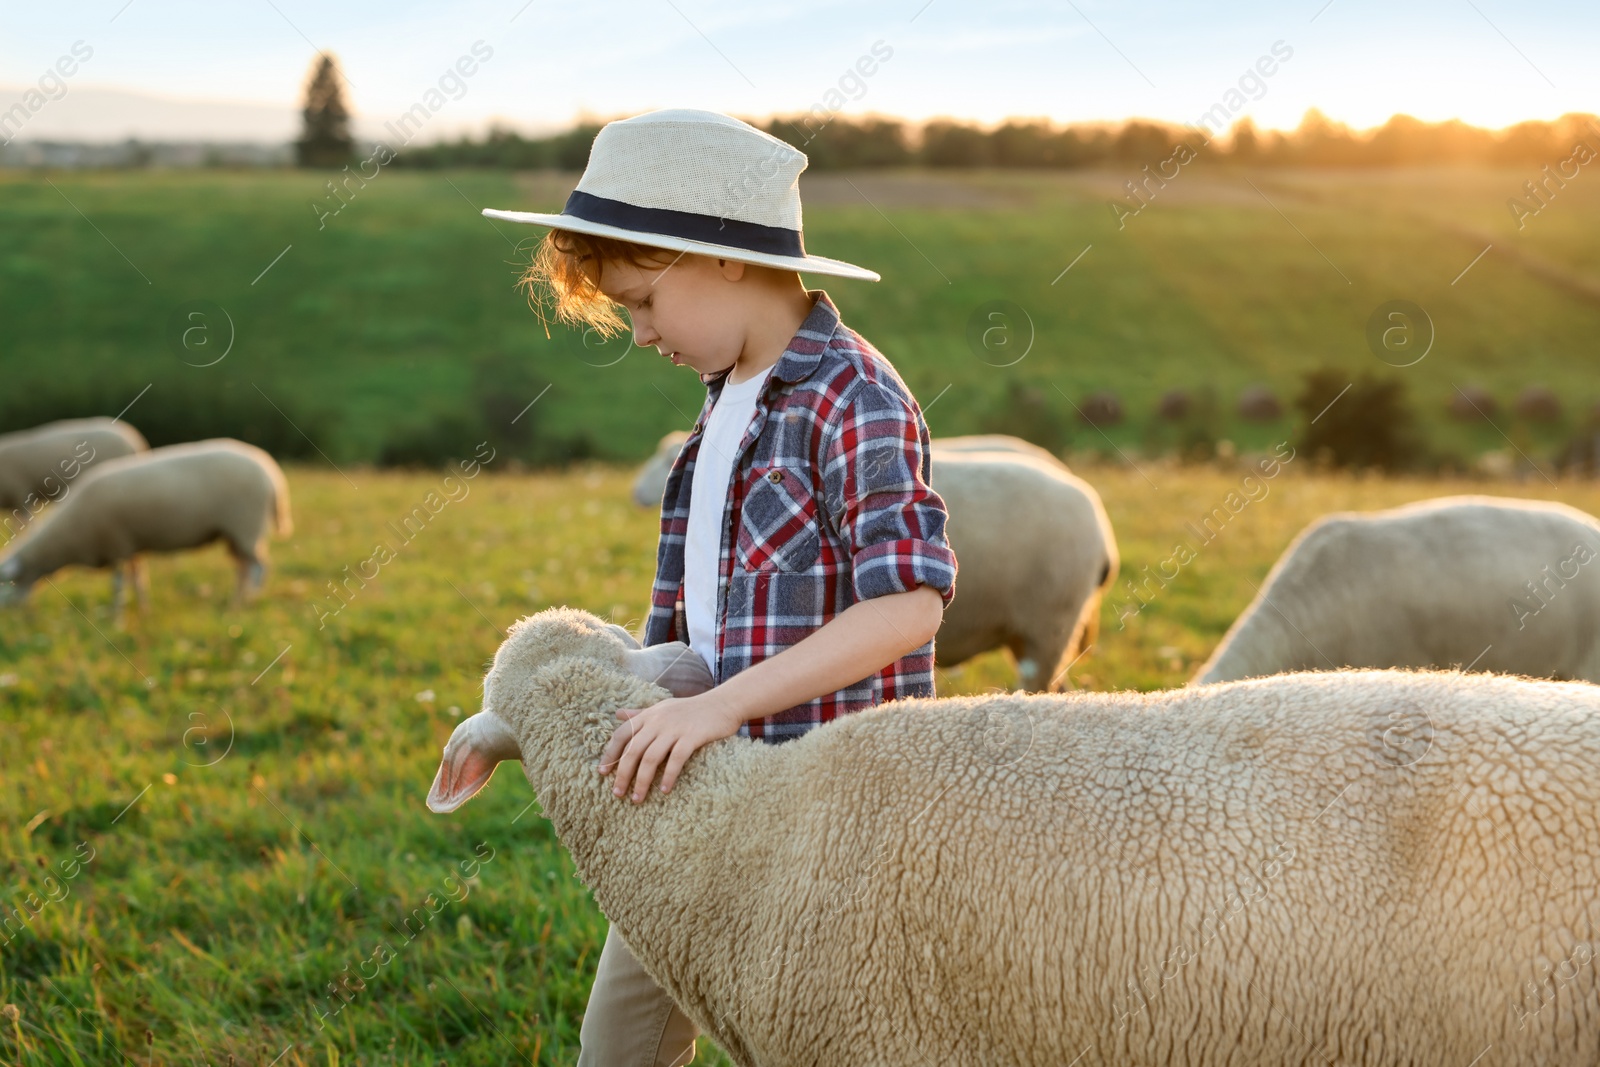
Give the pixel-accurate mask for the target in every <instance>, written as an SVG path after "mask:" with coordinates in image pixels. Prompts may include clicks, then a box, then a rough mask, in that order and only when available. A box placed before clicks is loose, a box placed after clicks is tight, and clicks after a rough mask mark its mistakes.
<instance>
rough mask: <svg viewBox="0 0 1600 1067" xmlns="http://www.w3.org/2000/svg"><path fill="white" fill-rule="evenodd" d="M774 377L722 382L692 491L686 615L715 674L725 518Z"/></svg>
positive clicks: (694, 641) (694, 642)
mask: <svg viewBox="0 0 1600 1067" xmlns="http://www.w3.org/2000/svg"><path fill="white" fill-rule="evenodd" d="M771 373H772V369H771V368H770V367H769V368H768V369H767V370H765V371H763V372H762V373H760V374H757V375H755V376H754V377H752V378H750V379H748V380H747V381H743V382H739V383H738V384H737V385H735V384H733V383H732V382H728V381H724V382H723V383H722V392H721V393H719V394H718V395H717V402H716V404H715V405H713V406H712V408H711V414H710V415H708V416H707V417H706V425H705V434H704V435H703V436H702V437H701V438H700V451H699V453H698V455H697V456H696V457H695V462H694V477H693V482H692V483H691V484H690V486H689V526H688V529H687V530H686V531H685V532H684V538H683V613H684V616H685V618H686V620H687V622H688V625H689V647H690V648H692V649H694V651H695V652H697V653H699V655H700V658H701V659H703V660H705V661H706V666H707V667H709V668H710V669H711V670H712V672H715V671H716V669H717V665H716V659H717V581H718V579H719V578H720V577H721V556H722V515H723V511H724V509H725V508H726V507H727V504H728V491H729V487H730V483H731V480H732V478H733V461H734V458H735V457H736V456H737V454H738V449H739V440H740V439H741V438H742V437H744V431H745V430H746V428H748V427H749V425H750V420H751V419H752V418H754V417H755V411H756V398H757V397H758V396H760V395H761V387H762V386H763V385H765V384H766V381H767V375H768V374H771Z"/></svg>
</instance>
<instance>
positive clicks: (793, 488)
mask: <svg viewBox="0 0 1600 1067" xmlns="http://www.w3.org/2000/svg"><path fill="white" fill-rule="evenodd" d="M748 479H749V480H748V481H747V482H746V484H745V491H744V502H743V504H742V506H741V507H740V510H739V536H738V540H737V542H736V544H735V556H736V558H737V560H738V563H739V568H740V569H741V570H743V571H744V572H745V573H747V574H758V573H761V572H764V571H803V570H805V569H807V568H808V567H810V566H811V565H812V564H813V563H815V562H816V561H817V554H818V552H819V550H820V545H821V542H820V539H819V535H818V533H817V499H816V496H815V495H814V494H813V493H812V491H811V480H810V478H809V477H808V476H807V472H804V471H797V470H795V469H794V468H792V467H781V466H771V465H769V466H759V465H758V466H757V467H755V468H754V469H752V470H751V472H750V474H749V476H748Z"/></svg>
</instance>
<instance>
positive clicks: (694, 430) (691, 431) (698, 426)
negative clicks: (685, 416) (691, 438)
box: [689, 422, 700, 433]
mask: <svg viewBox="0 0 1600 1067" xmlns="http://www.w3.org/2000/svg"><path fill="white" fill-rule="evenodd" d="M689 432H690V433H699V432H700V424H699V423H698V422H697V423H695V424H694V426H693V427H692V428H691V429H690V430H689Z"/></svg>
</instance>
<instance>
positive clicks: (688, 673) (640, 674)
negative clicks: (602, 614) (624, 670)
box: [624, 641, 717, 697]
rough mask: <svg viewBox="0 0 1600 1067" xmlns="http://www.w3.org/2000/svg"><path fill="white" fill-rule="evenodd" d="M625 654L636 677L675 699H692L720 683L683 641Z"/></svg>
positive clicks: (629, 668)
mask: <svg viewBox="0 0 1600 1067" xmlns="http://www.w3.org/2000/svg"><path fill="white" fill-rule="evenodd" d="M624 655H625V657H626V660H627V664H628V670H629V671H630V672H631V673H632V674H633V676H634V677H636V678H641V679H643V680H644V681H647V682H649V683H650V684H651V685H659V686H660V687H661V688H663V689H665V690H666V691H667V692H669V693H671V694H672V695H673V696H675V697H692V696H694V695H696V694H698V693H704V692H705V691H706V690H707V689H710V688H712V687H713V686H715V685H716V684H717V680H716V679H715V678H713V677H712V676H711V671H710V670H709V669H708V668H707V667H706V661H705V660H703V659H701V658H700V654H699V653H698V652H695V651H694V650H693V649H691V648H690V647H689V646H688V645H686V644H684V643H683V642H682V641H669V642H667V643H666V644H662V645H651V646H650V647H649V648H641V649H637V650H634V651H629V652H627V653H625V654H624Z"/></svg>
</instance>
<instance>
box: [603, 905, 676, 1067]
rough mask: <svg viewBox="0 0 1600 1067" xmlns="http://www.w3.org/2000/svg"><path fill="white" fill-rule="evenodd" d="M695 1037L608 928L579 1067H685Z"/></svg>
mask: <svg viewBox="0 0 1600 1067" xmlns="http://www.w3.org/2000/svg"><path fill="white" fill-rule="evenodd" d="M699 1034H700V1029H699V1027H697V1026H695V1024H694V1022H693V1020H691V1019H690V1018H689V1017H688V1016H687V1015H685V1014H684V1013H683V1012H682V1010H680V1009H679V1007H678V1005H677V1004H675V1003H673V1000H672V998H671V997H669V996H667V993H666V990H664V989H662V988H661V987H660V986H658V985H656V982H655V979H653V978H651V977H650V975H649V974H648V973H646V972H645V969H644V968H643V967H641V966H640V965H639V961H638V960H636V959H634V958H633V953H632V952H630V951H629V950H628V946H627V944H626V943H625V942H624V941H623V940H622V935H621V934H619V933H617V928H616V927H615V926H612V927H610V928H608V929H607V930H606V943H605V947H604V948H602V949H601V950H600V963H599V964H598V965H597V966H596V967H595V974H594V986H593V987H592V988H591V989H590V990H589V1007H588V1009H587V1010H585V1011H584V1013H583V1025H582V1027H580V1028H579V1030H578V1045H579V1052H578V1067H686V1065H687V1064H688V1063H690V1062H691V1061H692V1060H693V1059H694V1039H695V1038H696V1037H698V1036H699Z"/></svg>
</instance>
